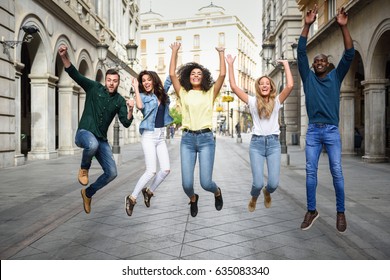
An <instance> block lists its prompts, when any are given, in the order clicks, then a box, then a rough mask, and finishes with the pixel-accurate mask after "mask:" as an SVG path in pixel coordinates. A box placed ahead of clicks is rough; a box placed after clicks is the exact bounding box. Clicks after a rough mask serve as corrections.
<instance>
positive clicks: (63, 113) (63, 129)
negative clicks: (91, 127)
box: [58, 84, 80, 155]
mask: <svg viewBox="0 0 390 280" xmlns="http://www.w3.org/2000/svg"><path fill="white" fill-rule="evenodd" d="M79 90H80V87H79V86H76V85H69V84H68V85H63V84H62V85H58V98H59V102H58V104H59V105H58V106H59V108H58V109H59V123H58V129H59V132H58V138H59V145H58V153H59V155H74V154H75V153H76V151H77V150H78V148H77V146H76V144H74V137H75V135H76V131H77V127H78V121H79V120H78V111H79V108H78V106H79V104H78V93H79Z"/></svg>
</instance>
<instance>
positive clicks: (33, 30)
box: [0, 25, 39, 60]
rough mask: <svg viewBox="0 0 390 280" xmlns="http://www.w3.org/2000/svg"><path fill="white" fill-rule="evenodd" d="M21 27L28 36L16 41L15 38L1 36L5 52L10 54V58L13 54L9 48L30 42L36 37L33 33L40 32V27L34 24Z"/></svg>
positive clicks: (0, 40)
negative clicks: (7, 38)
mask: <svg viewBox="0 0 390 280" xmlns="http://www.w3.org/2000/svg"><path fill="white" fill-rule="evenodd" d="M20 29H23V31H24V32H26V34H27V35H26V37H25V38H24V40H22V41H14V40H5V39H4V36H1V39H0V43H1V44H2V45H3V53H4V54H6V55H7V56H8V59H10V60H11V54H10V53H9V48H13V47H14V46H17V45H18V44H21V43H30V42H31V40H32V39H34V37H33V36H32V34H34V33H37V32H39V29H38V28H36V27H35V26H33V25H24V26H22V27H21V28H20Z"/></svg>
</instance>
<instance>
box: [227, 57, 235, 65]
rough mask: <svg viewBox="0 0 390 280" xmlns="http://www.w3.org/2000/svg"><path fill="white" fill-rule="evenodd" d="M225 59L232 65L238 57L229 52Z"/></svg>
mask: <svg viewBox="0 0 390 280" xmlns="http://www.w3.org/2000/svg"><path fill="white" fill-rule="evenodd" d="M225 59H226V62H227V64H229V65H232V64H233V63H234V61H235V60H236V57H233V56H232V55H231V54H228V55H227V56H226V58H225Z"/></svg>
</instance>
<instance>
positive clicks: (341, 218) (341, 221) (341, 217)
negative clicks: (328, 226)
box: [336, 213, 347, 233]
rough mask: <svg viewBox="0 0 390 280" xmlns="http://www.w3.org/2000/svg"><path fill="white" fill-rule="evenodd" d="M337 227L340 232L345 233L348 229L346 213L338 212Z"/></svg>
mask: <svg viewBox="0 0 390 280" xmlns="http://www.w3.org/2000/svg"><path fill="white" fill-rule="evenodd" d="M336 228H337V230H338V231H339V232H340V233H343V232H345V231H346V230H347V220H346V219H345V214H344V213H337V217H336Z"/></svg>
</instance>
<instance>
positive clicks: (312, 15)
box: [301, 4, 318, 38]
mask: <svg viewBox="0 0 390 280" xmlns="http://www.w3.org/2000/svg"><path fill="white" fill-rule="evenodd" d="M317 13H318V8H317V4H315V5H314V8H313V9H310V10H308V11H307V12H306V16H305V24H304V26H303V29H302V32H301V36H302V37H306V38H307V36H308V35H309V30H310V26H311V25H312V24H313V23H314V22H315V21H316V19H317Z"/></svg>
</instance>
